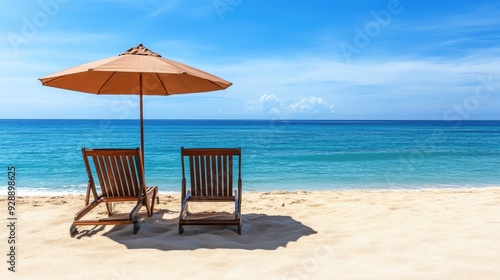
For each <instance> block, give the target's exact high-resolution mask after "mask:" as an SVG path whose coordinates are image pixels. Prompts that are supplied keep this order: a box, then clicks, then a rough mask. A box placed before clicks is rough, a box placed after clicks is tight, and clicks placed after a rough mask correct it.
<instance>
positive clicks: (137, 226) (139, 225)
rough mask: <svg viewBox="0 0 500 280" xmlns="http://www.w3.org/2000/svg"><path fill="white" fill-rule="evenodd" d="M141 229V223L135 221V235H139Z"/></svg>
mask: <svg viewBox="0 0 500 280" xmlns="http://www.w3.org/2000/svg"><path fill="white" fill-rule="evenodd" d="M140 228H141V222H139V221H138V220H136V221H134V234H137V232H138V231H139V229H140Z"/></svg>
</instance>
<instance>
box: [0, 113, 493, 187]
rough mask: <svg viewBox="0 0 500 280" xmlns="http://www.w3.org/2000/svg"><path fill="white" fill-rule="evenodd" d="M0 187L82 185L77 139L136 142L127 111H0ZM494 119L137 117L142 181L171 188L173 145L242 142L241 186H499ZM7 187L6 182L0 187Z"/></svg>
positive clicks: (175, 170) (176, 169) (175, 160)
mask: <svg viewBox="0 0 500 280" xmlns="http://www.w3.org/2000/svg"><path fill="white" fill-rule="evenodd" d="M0 132H1V138H0V147H1V149H2V150H1V152H0V156H1V157H0V166H2V169H3V170H4V172H3V173H4V175H2V174H1V173H0V178H3V179H0V189H2V191H3V190H5V186H6V185H7V167H8V166H15V167H16V170H17V177H16V184H17V186H18V190H19V194H20V195H27V194H40V193H51V192H56V193H83V192H84V191H85V188H86V181H87V179H86V174H85V169H84V166H83V160H82V156H81V147H92V148H103V147H106V148H118V147H127V148H133V147H138V146H139V145H140V143H139V122H138V121H135V120H133V121H132V120H0ZM499 144H500V121H465V122H461V123H459V124H457V123H456V122H453V123H451V122H440V121H287V120H283V121H277V120H273V121H264V120H258V121H256V120H146V121H145V165H146V180H147V183H148V185H158V186H159V188H160V190H161V191H163V192H179V191H180V178H181V167H180V147H181V146H184V147H242V154H243V157H242V160H243V180H244V185H243V187H244V190H246V191H269V190H275V189H281V190H326V189H394V188H404V189H414V188H459V187H488V186H500V172H499V171H500V145H499ZM5 193H6V191H5Z"/></svg>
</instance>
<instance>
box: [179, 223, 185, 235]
mask: <svg viewBox="0 0 500 280" xmlns="http://www.w3.org/2000/svg"><path fill="white" fill-rule="evenodd" d="M183 233H184V227H183V226H182V225H179V235H181V234H183Z"/></svg>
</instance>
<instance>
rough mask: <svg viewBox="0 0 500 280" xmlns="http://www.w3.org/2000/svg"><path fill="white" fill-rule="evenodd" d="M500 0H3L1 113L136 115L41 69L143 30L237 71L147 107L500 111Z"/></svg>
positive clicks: (162, 115) (270, 115) (170, 46)
mask: <svg viewBox="0 0 500 280" xmlns="http://www.w3.org/2000/svg"><path fill="white" fill-rule="evenodd" d="M499 14H500V3H499V2H498V1H473V0H468V1H453V2H449V1H424V0H419V1H416V0H413V1H411V0H399V1H398V0H383V1H360V0H353V1H324V0H321V1H318V0H310V1H284V0H274V1H263V0H189V1H181V0H162V1H159V0H150V1H148V0H144V1H131V0H99V1H98V0H87V1H77V0H39V1H38V0H37V1H2V2H1V3H0V61H1V65H0V81H1V84H2V87H1V91H0V92H1V95H2V102H1V103H0V118H84V119H100V118H112V119H121V118H126V119H135V118H138V116H139V108H138V98H137V97H136V96H126V95H124V96H106V95H100V96H96V95H91V94H85V93H79V92H73V91H66V90H61V89H56V88H50V87H43V86H42V85H41V84H40V82H39V81H38V80H37V79H38V78H40V77H43V76H46V75H48V74H51V73H54V72H57V71H60V70H63V69H65V68H69V67H72V66H76V65H79V64H83V63H86V62H90V61H94V60H98V59H102V58H106V57H109V56H114V55H118V54H120V53H121V52H123V51H125V50H126V49H128V48H130V47H133V46H136V45H137V44H138V43H143V44H144V45H145V46H146V47H148V48H149V49H151V50H153V51H155V52H157V53H160V54H161V55H162V56H163V57H166V58H169V59H173V60H177V61H179V62H182V63H185V64H189V65H191V66H194V67H197V68H200V69H202V70H204V71H207V72H210V73H212V74H215V75H217V76H220V77H221V78H224V79H226V80H228V81H231V82H232V83H233V86H231V87H230V88H228V89H227V90H224V91H216V92H211V93H199V94H189V95H182V96H169V97H146V98H145V102H144V107H145V117H146V118H150V119H171V118H179V119H185V118H195V119H196V118H201V119H204V118H210V119H410V120H411V119H434V120H474V119H500V17H499V16H498V15H499Z"/></svg>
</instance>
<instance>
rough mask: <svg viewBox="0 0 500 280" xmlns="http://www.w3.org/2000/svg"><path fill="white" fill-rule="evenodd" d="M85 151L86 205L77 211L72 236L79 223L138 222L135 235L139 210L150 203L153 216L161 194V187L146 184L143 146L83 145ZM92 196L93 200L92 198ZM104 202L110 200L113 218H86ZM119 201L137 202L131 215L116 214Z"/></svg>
mask: <svg viewBox="0 0 500 280" xmlns="http://www.w3.org/2000/svg"><path fill="white" fill-rule="evenodd" d="M82 154H83V161H84V162H85V168H86V169H87V175H88V177H89V182H88V186H87V195H86V198H85V207H84V208H83V209H82V210H80V211H79V212H78V213H76V215H75V218H74V221H73V224H71V227H70V234H71V237H74V236H75V235H76V234H77V233H78V232H77V229H76V227H77V226H88V225H120V224H131V223H133V224H134V228H133V229H134V234H136V233H137V232H138V231H139V228H140V221H139V218H138V213H139V210H140V209H141V208H142V206H146V211H147V214H148V216H150V217H151V216H152V215H153V209H154V205H155V198H156V199H157V197H156V196H157V194H158V187H156V186H155V187H146V182H145V178H144V165H143V161H142V157H141V151H140V149H139V148H137V149H86V148H83V149H82ZM89 158H92V161H93V162H94V165H93V168H91V165H90V163H89ZM93 173H94V174H95V175H96V176H97V178H98V180H99V185H100V187H101V193H100V194H98V193H97V190H96V185H95V181H94V176H93ZM91 195H92V201H90V197H91ZM102 202H104V203H106V208H107V212H108V216H109V217H106V218H102V219H101V218H95V219H89V220H82V218H83V217H84V216H85V215H86V214H88V213H89V212H91V211H92V209H94V208H95V207H97V206H98V205H99V204H100V203H102ZM119 202H135V207H134V208H133V209H132V211H131V212H130V214H128V215H126V214H125V215H115V217H113V206H114V204H115V203H119Z"/></svg>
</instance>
